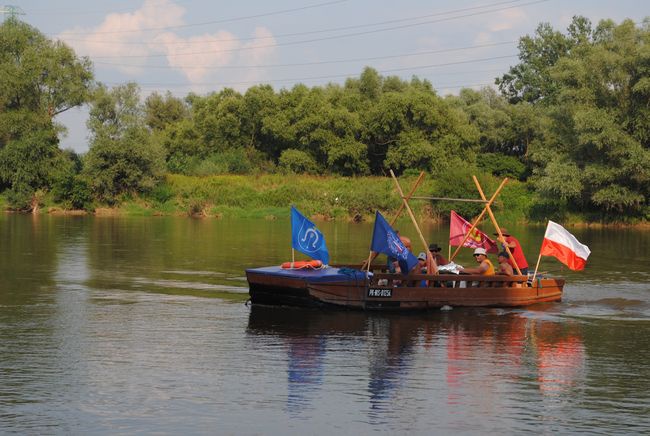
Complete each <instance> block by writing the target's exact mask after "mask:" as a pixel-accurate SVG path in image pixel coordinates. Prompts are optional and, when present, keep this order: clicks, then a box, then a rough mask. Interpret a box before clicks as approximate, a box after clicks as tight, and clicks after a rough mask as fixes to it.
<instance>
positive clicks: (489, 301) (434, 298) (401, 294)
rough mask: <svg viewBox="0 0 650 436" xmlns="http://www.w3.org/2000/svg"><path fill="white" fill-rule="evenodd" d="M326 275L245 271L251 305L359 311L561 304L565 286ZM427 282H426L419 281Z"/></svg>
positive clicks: (551, 281) (334, 271)
mask: <svg viewBox="0 0 650 436" xmlns="http://www.w3.org/2000/svg"><path fill="white" fill-rule="evenodd" d="M329 270H330V271H327V272H323V271H292V270H288V271H282V270H279V268H277V267H270V268H256V269H249V270H247V271H246V276H247V279H248V283H249V286H250V296H251V302H252V303H253V304H266V305H287V306H311V307H313V306H319V307H338V308H348V309H359V310H426V309H436V308H440V307H443V306H452V307H520V306H529V305H532V304H537V303H547V302H556V301H560V300H561V299H562V292H563V287H564V280H563V279H555V278H540V279H537V280H536V281H535V283H533V284H532V285H531V284H528V283H526V279H527V278H526V277H524V276H515V277H504V276H493V277H484V276H458V275H438V276H420V275H416V276H407V277H406V278H405V277H404V276H399V277H400V279H401V280H399V281H397V280H394V279H395V278H396V277H397V276H395V275H390V274H375V275H374V276H373V277H372V278H371V279H369V280H367V279H366V278H365V272H362V271H358V270H349V269H345V268H341V269H339V268H330V269H329ZM341 271H343V272H344V273H342V272H341ZM350 271H353V272H350ZM406 279H408V280H406ZM425 279H428V281H427V282H423V280H425ZM382 280H383V282H382Z"/></svg>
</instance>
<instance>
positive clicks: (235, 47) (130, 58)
mask: <svg viewBox="0 0 650 436" xmlns="http://www.w3.org/2000/svg"><path fill="white" fill-rule="evenodd" d="M184 15H185V9H184V8H182V7H180V6H178V5H176V4H174V3H173V2H172V1H170V0H146V1H145V3H144V4H143V6H142V7H141V8H140V9H138V10H136V11H134V12H128V13H111V14H108V15H107V16H106V17H105V18H104V20H103V22H102V23H101V24H99V25H98V26H96V27H93V28H83V27H75V28H73V29H69V30H66V31H64V32H62V33H61V34H59V36H58V37H59V38H60V39H62V40H63V41H66V42H67V43H68V44H70V45H71V46H72V47H73V48H74V49H75V50H76V51H77V53H79V54H80V55H86V56H89V57H90V58H91V59H93V60H95V61H98V62H105V64H104V65H108V64H115V66H114V67H113V68H116V69H117V70H119V71H121V72H123V73H126V74H129V75H142V74H143V73H145V72H148V71H149V70H147V69H146V68H144V67H145V66H146V65H147V63H148V62H149V61H150V59H151V58H152V57H153V58H154V59H158V60H154V61H153V62H152V64H160V60H159V58H160V57H162V58H163V59H165V60H166V61H167V64H168V65H169V66H170V67H172V68H173V69H176V70H178V71H180V72H181V73H182V74H183V75H184V76H185V77H186V78H187V80H188V81H189V82H190V84H199V83H201V82H204V81H206V80H211V79H212V80H214V79H215V78H217V76H222V75H223V74H219V72H221V73H223V71H224V70H220V69H219V67H224V66H229V65H233V64H236V63H238V64H243V65H251V64H261V63H264V62H268V60H269V59H270V58H271V57H272V56H273V54H274V53H275V47H274V45H275V43H276V41H275V39H274V38H273V34H272V33H271V32H270V31H269V30H268V29H267V28H264V27H258V28H256V29H255V31H254V34H253V36H252V39H251V40H250V41H249V42H245V43H244V42H242V40H241V39H240V38H238V37H237V36H236V35H234V34H232V33H230V32H227V31H224V30H222V31H218V32H215V33H203V34H201V35H196V36H181V35H179V34H178V33H177V32H175V31H174V29H173V27H174V26H182V25H184V24H186V23H185V21H184V18H183V17H184ZM170 27H171V29H169V28H170ZM164 28H168V29H167V30H165V29H164ZM155 29H160V30H155ZM184 30H185V31H186V29H184ZM229 71H230V70H229ZM232 71H237V73H235V74H232V76H234V77H235V78H234V79H230V80H227V81H234V80H238V81H249V80H250V81H258V80H261V79H262V78H263V77H264V75H265V72H264V71H263V70H261V69H258V68H251V69H249V70H245V72H244V73H240V72H241V70H232ZM227 76H231V74H227ZM220 78H221V79H222V80H224V78H223V77H220ZM244 88H246V86H244Z"/></svg>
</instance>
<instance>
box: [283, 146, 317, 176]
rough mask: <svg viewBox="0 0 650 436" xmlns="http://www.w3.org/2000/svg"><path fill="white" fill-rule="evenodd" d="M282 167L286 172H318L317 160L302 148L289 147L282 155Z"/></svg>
mask: <svg viewBox="0 0 650 436" xmlns="http://www.w3.org/2000/svg"><path fill="white" fill-rule="evenodd" d="M279 166H280V169H281V170H282V171H283V172H285V173H295V174H316V173H317V172H318V165H317V164H316V160H315V159H314V158H313V157H312V156H311V155H309V154H308V153H306V152H304V151H301V150H294V149H288V150H284V151H283V152H282V154H281V155H280V165H279Z"/></svg>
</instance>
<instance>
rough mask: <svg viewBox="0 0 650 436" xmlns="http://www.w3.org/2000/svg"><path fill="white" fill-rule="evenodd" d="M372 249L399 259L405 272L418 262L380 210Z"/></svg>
mask: <svg viewBox="0 0 650 436" xmlns="http://www.w3.org/2000/svg"><path fill="white" fill-rule="evenodd" d="M370 250H372V251H375V252H377V253H384V254H385V255H386V256H389V257H393V258H395V259H397V261H398V262H399V267H400V268H401V269H402V273H403V274H407V273H408V272H409V271H411V269H413V267H414V266H415V265H417V264H418V259H417V257H415V256H413V253H411V252H410V251H409V250H408V249H407V248H406V247H405V246H404V244H403V243H402V241H401V240H400V238H399V236H397V233H395V230H393V229H392V227H391V226H390V224H388V222H387V221H386V220H385V219H384V217H383V216H381V214H380V213H379V211H377V213H376V215H375V228H374V229H373V231H372V244H371V245H370Z"/></svg>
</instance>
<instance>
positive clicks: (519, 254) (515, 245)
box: [495, 227, 528, 276]
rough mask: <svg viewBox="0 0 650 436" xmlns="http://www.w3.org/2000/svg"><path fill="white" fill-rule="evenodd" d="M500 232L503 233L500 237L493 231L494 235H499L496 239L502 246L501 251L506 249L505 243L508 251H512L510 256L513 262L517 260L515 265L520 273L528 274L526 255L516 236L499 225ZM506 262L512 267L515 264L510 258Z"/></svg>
mask: <svg viewBox="0 0 650 436" xmlns="http://www.w3.org/2000/svg"><path fill="white" fill-rule="evenodd" d="M501 234H502V235H503V238H501V237H500V236H499V234H498V233H495V235H496V236H499V238H498V240H499V242H501V244H502V245H503V247H504V248H503V251H506V249H505V247H506V245H507V246H508V248H509V249H510V253H512V257H513V258H514V260H515V262H517V266H518V267H519V269H520V270H521V275H524V276H526V275H528V261H527V260H526V256H524V251H523V250H522V249H521V244H520V243H519V241H518V240H517V238H515V237H514V236H512V235H511V234H510V233H509V232H508V230H507V229H505V228H504V227H501ZM508 263H509V264H510V266H511V267H512V268H513V269H514V267H515V264H514V263H513V262H512V259H508Z"/></svg>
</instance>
